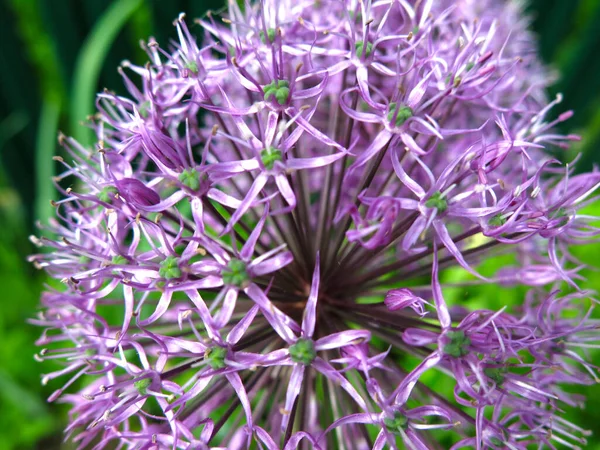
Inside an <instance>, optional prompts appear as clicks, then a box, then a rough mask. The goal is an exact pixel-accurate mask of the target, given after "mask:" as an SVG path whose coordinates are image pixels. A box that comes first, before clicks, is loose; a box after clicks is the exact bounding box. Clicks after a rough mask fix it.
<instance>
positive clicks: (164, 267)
mask: <svg viewBox="0 0 600 450" xmlns="http://www.w3.org/2000/svg"><path fill="white" fill-rule="evenodd" d="M158 274H159V275H160V276H161V277H162V278H165V279H166V280H172V279H173V278H180V277H181V269H180V268H179V264H178V261H177V258H176V257H175V256H167V257H166V258H165V259H164V261H162V262H161V263H160V269H158Z"/></svg>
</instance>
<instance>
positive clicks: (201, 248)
mask: <svg viewBox="0 0 600 450" xmlns="http://www.w3.org/2000/svg"><path fill="white" fill-rule="evenodd" d="M190 24H191V22H187V23H186V21H185V18H184V16H183V15H181V16H180V17H179V18H178V19H177V20H176V21H175V24H174V25H175V28H176V31H177V36H178V40H177V41H175V42H173V43H172V44H171V45H168V46H162V47H159V44H158V43H157V42H155V41H154V40H152V39H151V40H150V41H149V42H148V43H147V44H146V45H145V49H146V51H147V52H148V55H149V59H150V62H149V63H148V64H147V65H144V66H143V67H138V66H135V65H132V64H130V63H128V62H125V63H123V65H122V67H121V68H120V73H121V74H122V76H123V79H124V82H125V86H126V87H127V90H128V91H129V96H128V97H122V96H119V95H116V94H113V93H110V92H104V93H102V94H100V95H99V96H98V101H97V107H98V113H97V115H96V116H95V117H96V118H95V121H94V122H93V123H92V126H93V128H94V129H95V132H96V135H97V139H98V141H97V144H96V146H95V148H93V149H88V148H84V147H82V146H81V145H80V144H78V143H77V142H76V141H75V140H73V139H71V138H69V137H65V136H61V137H60V143H61V144H62V146H63V147H64V151H65V155H66V156H65V157H63V158H61V157H57V160H59V161H60V163H62V164H63V165H64V171H63V172H62V174H61V175H60V176H58V177H57V178H56V180H57V186H58V188H59V189H60V190H61V192H62V194H63V196H62V198H61V199H60V200H58V201H56V202H55V206H56V211H57V218H56V220H53V221H52V223H51V226H50V227H49V228H50V230H51V231H52V232H53V233H54V234H55V235H56V236H57V238H56V239H55V240H52V239H48V238H41V239H37V238H35V239H34V242H35V243H36V244H38V245H39V246H40V247H44V248H46V249H49V250H50V251H46V252H42V253H40V254H38V255H34V256H32V257H31V260H32V261H33V262H34V264H35V265H36V266H38V267H40V268H44V269H45V270H46V271H47V272H48V273H49V275H50V276H52V277H54V278H56V279H58V280H61V281H62V282H63V283H64V287H63V288H62V289H54V288H48V290H47V291H46V292H45V293H44V296H43V304H44V310H43V312H41V313H40V315H39V318H37V319H36V320H35V322H36V323H38V324H39V325H41V326H43V327H44V332H43V334H42V337H41V338H40V340H39V344H40V345H41V346H43V347H44V348H43V350H42V351H41V352H40V354H39V355H38V356H37V358H38V359H41V360H44V359H55V360H59V361H61V362H62V363H63V364H64V367H63V368H62V369H61V370H59V371H56V372H52V373H49V374H47V375H46V376H45V377H44V381H45V382H46V381H48V380H51V379H55V378H59V377H60V378H61V379H62V380H64V381H63V383H64V387H63V388H61V389H59V390H58V391H57V392H56V393H55V394H53V395H52V397H51V399H50V400H59V401H62V402H66V403H69V404H71V405H72V406H71V416H70V419H71V421H70V424H69V426H68V428H67V435H68V437H69V438H71V439H73V441H74V442H75V443H76V444H77V445H78V447H79V448H82V449H83V448H97V449H100V448H127V449H163V448H164V449H168V448H177V449H207V448H227V449H242V448H253V449H254V448H263V449H286V450H287V449H294V448H314V449H326V448H327V449H382V448H384V447H386V446H387V447H390V448H409V449H430V448H450V447H452V448H463V447H470V448H477V449H480V448H492V449H506V448H508V449H513V450H514V449H526V448H529V447H528V446H529V445H530V444H536V445H537V446H540V447H544V446H546V447H548V448H556V447H566V448H579V447H580V446H582V445H583V444H584V443H585V435H587V434H588V432H587V431H586V430H583V429H582V428H580V427H578V426H577V425H576V424H573V423H570V422H569V421H567V420H566V419H565V418H564V415H563V410H564V408H565V407H566V406H568V405H570V406H575V405H580V404H581V402H582V399H581V398H579V397H578V396H576V395H572V394H570V393H569V392H568V391H569V389H568V388H565V385H568V384H588V383H592V382H595V381H597V379H598V378H597V374H596V368H595V367H594V366H593V365H592V364H591V363H590V362H588V361H587V360H586V353H585V350H586V348H589V347H594V346H596V345H597V344H596V343H595V340H596V339H597V331H598V324H597V323H596V322H595V321H594V320H592V319H590V313H591V307H592V305H593V303H594V302H595V300H594V299H593V298H592V296H591V295H592V294H591V293H589V292H584V291H581V290H580V288H579V287H578V282H579V280H580V279H581V275H580V271H581V269H582V265H581V264H580V263H579V262H578V261H577V260H576V259H575V258H574V257H573V256H572V255H571V254H570V253H569V247H570V246H571V245H573V244H577V243H581V242H589V240H590V239H593V238H594V237H595V236H597V235H598V230H597V229H596V228H594V226H593V221H594V220H595V218H594V217H589V216H586V215H583V214H581V213H580V212H578V211H579V209H580V208H581V207H583V206H584V205H586V204H587V203H588V202H590V201H592V200H593V193H594V191H595V190H596V188H597V187H598V186H599V185H600V173H598V172H593V173H587V174H581V175H573V173H572V171H573V165H572V164H570V165H569V164H563V163H561V162H560V160H561V159H563V158H562V155H561V149H564V148H566V147H567V146H568V144H569V142H570V141H572V140H575V139H577V137H576V136H573V135H569V136H561V135H558V134H556V133H555V132H554V131H553V127H554V126H555V125H556V124H557V123H558V122H561V121H564V120H566V119H568V118H569V117H570V115H571V113H570V112H567V113H558V112H556V108H555V107H556V105H557V104H559V103H560V100H561V99H560V98H556V99H555V100H553V101H550V102H547V101H546V99H545V95H544V89H545V88H546V86H547V85H548V83H549V78H548V76H547V74H546V71H545V70H544V68H543V67H542V66H541V65H540V64H539V62H538V60H537V58H536V54H535V50H534V42H533V40H532V37H531V36H530V35H529V34H528V32H527V31H526V25H527V22H526V20H524V19H523V17H522V12H521V10H520V8H519V6H518V5H516V4H515V3H513V2H509V1H507V2H504V1H499V0H480V1H471V0H460V1H450V0H443V1H441V0H440V1H432V0H399V1H397V0H377V1H370V0H343V1H340V0H336V1H330V0H320V1H314V0H313V1H308V0H306V1H304V0H301V1H291V0H277V1H275V0H264V1H261V2H257V3H256V4H249V3H246V4H245V5H244V6H243V7H241V6H238V3H237V2H235V1H231V2H229V8H228V12H227V13H225V15H224V16H223V17H216V16H213V15H211V14H209V15H207V16H206V17H205V18H204V19H201V20H199V21H197V22H195V23H194V25H193V26H191V25H190ZM194 33H195V34H198V35H200V36H199V37H201V39H200V40H197V39H196V38H195V37H194V36H193V34H194ZM553 155H555V156H553ZM67 186H69V187H67ZM498 255H504V256H503V257H504V258H505V259H503V261H509V262H507V263H506V264H505V265H504V266H503V267H502V268H501V269H500V270H498V271H497V272H495V273H490V271H489V270H487V272H486V271H484V270H483V269H482V267H481V264H480V263H482V262H486V261H488V260H490V259H493V258H495V257H497V256H498ZM449 269H452V272H453V273H456V271H457V270H459V271H460V272H461V273H462V275H461V277H460V278H459V279H458V281H457V280H456V279H454V280H453V284H452V286H453V287H455V288H456V287H459V288H461V287H462V288H463V289H464V291H465V292H466V293H468V290H469V289H470V290H474V291H475V292H477V289H478V286H480V285H481V286H486V285H495V286H498V287H500V286H503V287H504V286H520V287H521V290H519V292H522V293H523V294H524V296H523V298H522V301H521V302H520V303H518V304H517V305H514V306H508V305H505V306H504V307H502V308H500V309H499V310H494V309H493V306H492V305H488V306H489V309H488V308H485V305H484V306H482V305H481V302H479V303H478V304H477V305H473V304H470V302H469V298H468V296H467V297H465V300H464V301H461V302H460V303H456V302H450V301H449V300H448V288H449V287H450V285H449V281H448V275H447V274H448V273H449ZM482 308H485V309H482ZM444 385H449V386H451V389H449V390H445V389H444V388H443V386H444ZM75 386H80V390H79V392H77V389H76V388H75Z"/></svg>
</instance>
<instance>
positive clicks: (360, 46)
mask: <svg viewBox="0 0 600 450" xmlns="http://www.w3.org/2000/svg"><path fill="white" fill-rule="evenodd" d="M365 47H366V58H368V57H369V56H371V53H372V52H373V44H371V43H370V42H367V45H365V43H364V41H357V42H356V44H354V48H356V56H358V57H359V58H362V56H363V52H364V51H365ZM390 120H391V119H390Z"/></svg>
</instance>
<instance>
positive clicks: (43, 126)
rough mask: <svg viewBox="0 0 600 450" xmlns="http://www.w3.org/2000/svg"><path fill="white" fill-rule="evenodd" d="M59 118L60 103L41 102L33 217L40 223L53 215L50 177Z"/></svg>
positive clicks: (52, 169)
mask: <svg viewBox="0 0 600 450" xmlns="http://www.w3.org/2000/svg"><path fill="white" fill-rule="evenodd" d="M59 118H60V103H58V102H52V101H48V100H45V101H44V102H43V103H42V111H41V113H40V121H39V126H38V131H37V142H36V146H35V147H36V149H35V156H36V157H35V169H36V187H37V192H36V198H35V217H36V219H37V220H41V221H42V223H47V222H48V219H49V218H50V217H51V216H52V215H53V208H52V205H51V204H50V200H52V199H53V197H54V194H55V189H54V185H53V183H52V177H53V176H54V162H53V160H52V156H53V155H54V152H55V147H56V134H57V131H58V119H59Z"/></svg>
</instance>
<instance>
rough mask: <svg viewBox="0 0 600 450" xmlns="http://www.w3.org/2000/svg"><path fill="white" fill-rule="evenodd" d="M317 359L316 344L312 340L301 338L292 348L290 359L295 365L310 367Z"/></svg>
mask: <svg viewBox="0 0 600 450" xmlns="http://www.w3.org/2000/svg"><path fill="white" fill-rule="evenodd" d="M316 357H317V352H316V351H315V344H314V343H313V341H311V340H310V339H303V338H300V339H298V340H297V341H296V343H295V344H292V345H291V346H290V358H292V361H294V362H295V363H298V364H302V365H303V366H310V364H311V363H312V362H313V361H314V360H315V358H316Z"/></svg>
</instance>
